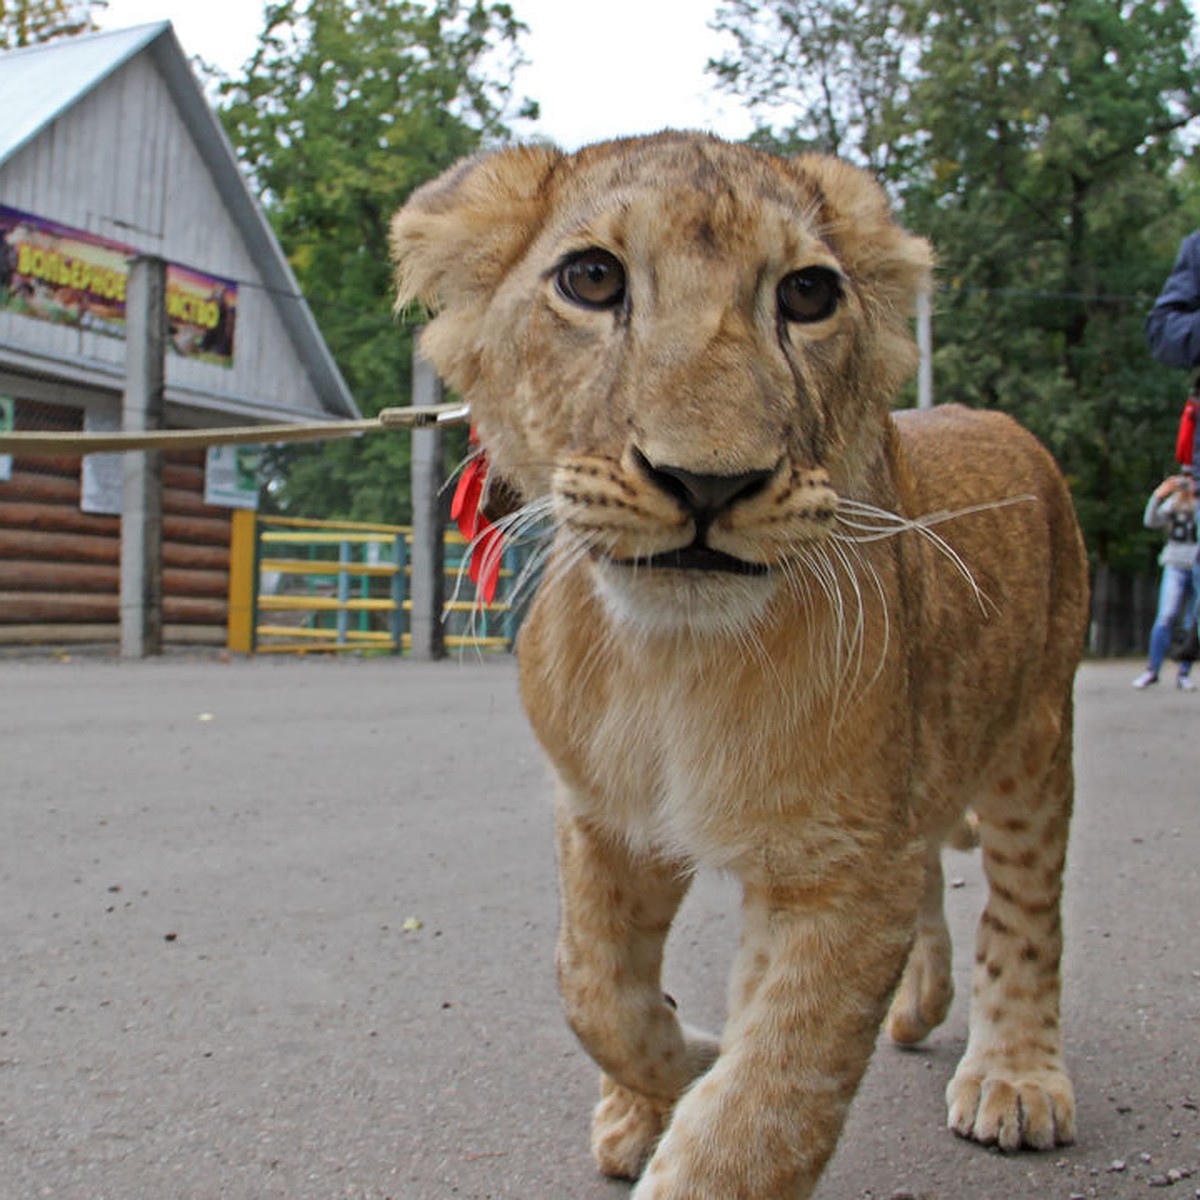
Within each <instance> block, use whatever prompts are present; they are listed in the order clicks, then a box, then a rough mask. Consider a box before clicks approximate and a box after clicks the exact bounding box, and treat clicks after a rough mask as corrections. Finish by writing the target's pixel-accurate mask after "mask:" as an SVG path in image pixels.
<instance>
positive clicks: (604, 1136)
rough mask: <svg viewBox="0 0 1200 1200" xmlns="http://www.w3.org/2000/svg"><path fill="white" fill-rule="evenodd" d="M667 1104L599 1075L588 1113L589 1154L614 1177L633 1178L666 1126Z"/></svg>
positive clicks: (605, 1171) (668, 1114)
mask: <svg viewBox="0 0 1200 1200" xmlns="http://www.w3.org/2000/svg"><path fill="white" fill-rule="evenodd" d="M671 1108H672V1106H671V1105H670V1104H668V1103H666V1102H665V1101H662V1100H651V1099H650V1098H649V1097H647V1096H642V1095H639V1094H638V1093H637V1092H631V1091H629V1089H628V1088H623V1087H621V1085H620V1084H619V1083H614V1082H613V1080H611V1079H610V1078H609V1077H608V1076H607V1075H604V1076H602V1077H601V1080H600V1103H599V1104H597V1105H596V1111H595V1112H594V1113H593V1114H592V1157H593V1158H595V1160H596V1165H597V1166H598V1167H599V1168H600V1170H601V1171H602V1172H603V1173H604V1174H605V1175H609V1176H611V1177H613V1178H614V1179H636V1178H637V1177H638V1176H639V1175H640V1174H641V1173H642V1171H643V1169H644V1168H645V1166H646V1163H647V1162H648V1161H649V1159H650V1155H651V1154H653V1153H654V1147H655V1146H656V1145H657V1144H658V1139H659V1138H660V1137H662V1132H663V1130H664V1129H665V1128H666V1127H667V1121H668V1119H669V1118H670V1116H671Z"/></svg>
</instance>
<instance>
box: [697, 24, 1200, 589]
mask: <svg viewBox="0 0 1200 1200" xmlns="http://www.w3.org/2000/svg"><path fill="white" fill-rule="evenodd" d="M822 7H823V6H822V5H820V4H819V3H817V2H816V0H765V2H764V3H762V4H754V5H751V4H749V3H747V2H744V0H735V2H731V3H727V4H725V5H723V6H722V8H721V9H720V10H719V12H718V20H719V21H721V20H722V19H723V20H724V22H725V25H726V27H727V28H728V27H729V26H730V25H732V26H734V27H735V31H736V32H737V33H738V35H739V36H738V42H739V47H740V50H741V52H742V54H743V62H742V68H743V69H742V70H741V73H739V72H738V71H737V70H734V69H733V68H734V67H737V66H738V64H737V63H734V64H730V63H725V64H716V65H715V70H716V73H717V75H718V78H719V79H721V80H722V82H723V83H724V85H725V86H727V87H730V88H732V89H733V90H735V91H739V92H740V93H741V94H743V95H746V96H747V98H748V99H749V100H750V101H751V103H753V104H760V103H762V97H761V95H760V94H758V93H756V92H755V90H754V88H755V87H761V86H762V85H763V84H764V83H765V82H766V81H767V79H768V76H767V75H765V74H764V73H763V64H764V63H766V64H768V65H770V64H774V69H776V70H782V69H784V67H785V65H786V56H783V57H781V56H780V54H781V51H782V50H783V48H784V47H785V46H786V45H787V43H786V41H785V40H781V39H780V37H779V36H778V31H779V30H793V31H794V30H798V29H802V28H804V23H805V22H811V21H812V20H813V19H814V14H815V13H816V11H817V10H818V9H820V8H822ZM898 10H902V11H898ZM834 11H836V12H837V13H838V14H839V16H838V22H839V23H838V25H837V28H836V29H834V30H830V31H828V32H829V35H830V36H834V37H836V38H837V39H838V51H837V53H836V54H828V55H827V56H826V60H825V61H826V67H825V72H826V74H828V73H830V72H832V74H833V79H832V81H827V80H826V79H825V78H823V77H822V78H821V80H820V86H819V87H818V88H817V89H815V92H814V91H810V90H809V89H808V81H807V80H806V79H805V78H804V77H803V76H802V75H799V74H797V75H796V76H795V77H794V80H793V85H792V86H793V89H794V90H795V91H796V96H797V99H796V104H797V106H798V111H799V113H800V116H799V118H798V119H797V120H796V121H795V123H794V124H793V126H792V128H791V130H790V131H789V134H790V135H791V136H794V134H795V131H796V130H808V131H810V132H811V131H819V130H820V129H821V128H822V127H829V126H830V118H829V117H828V113H829V111H830V103H829V97H830V96H831V95H832V96H843V97H844V99H843V100H842V101H841V102H839V104H838V105H836V106H835V108H834V111H835V114H837V115H838V119H839V121H840V126H839V129H840V133H841V142H840V145H839V147H838V148H839V149H841V151H842V152H843V153H844V154H847V156H848V157H851V158H856V159H857V160H858V161H860V162H864V163H866V164H868V165H870V166H873V167H874V168H875V169H876V171H877V172H878V173H879V174H880V176H881V178H882V179H883V181H884V182H885V184H886V185H887V186H888V187H889V189H890V190H891V192H892V194H893V196H894V197H895V199H896V202H897V204H898V206H899V207H900V209H901V211H902V216H903V219H904V221H905V223H906V224H907V225H908V226H909V227H910V228H912V229H913V230H915V231H916V232H920V233H923V234H925V235H926V236H928V237H929V238H930V239H931V240H932V241H933V243H934V245H935V247H936V249H937V252H938V258H939V266H940V269H939V277H938V284H939V290H938V293H937V296H936V297H935V315H934V340H935V352H934V386H935V391H936V393H937V399H939V400H952V399H953V400H961V401H963V402H964V403H967V404H973V405H986V406H988V407H993V408H999V409H1002V410H1005V411H1008V412H1011V413H1013V414H1014V415H1015V416H1016V417H1018V418H1019V419H1020V420H1021V421H1022V422H1024V423H1025V424H1026V425H1028V426H1029V427H1030V428H1032V429H1033V430H1034V431H1035V432H1036V433H1037V434H1038V435H1039V436H1040V437H1041V438H1042V439H1043V440H1044V441H1045V442H1046V444H1047V445H1048V446H1049V447H1050V448H1051V450H1052V451H1053V452H1054V454H1055V455H1056V457H1057V458H1058V460H1059V462H1060V463H1061V465H1062V466H1063V468H1064V469H1065V471H1066V472H1067V474H1068V477H1069V478H1070V480H1071V483H1072V487H1073V490H1074V493H1075V497H1076V502H1077V506H1078V509H1079V513H1080V518H1081V520H1082V523H1083V525H1084V530H1085V534H1086V536H1087V539H1088V544H1089V548H1090V550H1091V553H1092V555H1093V558H1094V560H1095V561H1096V562H1098V563H1105V564H1108V565H1109V566H1111V567H1114V568H1115V569H1117V570H1121V571H1130V572H1135V573H1137V572H1141V571H1145V570H1152V569H1153V553H1154V551H1155V549H1156V547H1157V539H1156V538H1155V537H1154V536H1153V535H1146V534H1145V533H1144V532H1143V531H1142V530H1141V521H1140V515H1141V510H1142V507H1143V505H1144V503H1145V498H1146V495H1147V494H1148V493H1149V492H1150V490H1151V489H1152V488H1153V487H1154V485H1155V484H1156V483H1157V482H1158V480H1159V478H1160V477H1161V476H1162V474H1163V473H1164V472H1165V471H1167V470H1168V469H1170V468H1171V465H1172V458H1171V456H1172V452H1173V448H1174V429H1175V424H1176V421H1177V419H1178V414H1179V409H1180V407H1181V405H1182V401H1183V396H1184V392H1185V390H1186V386H1187V381H1186V379H1184V378H1182V377H1181V376H1180V374H1179V373H1178V372H1171V371H1168V370H1166V369H1163V368H1159V367H1157V366H1156V365H1154V363H1153V362H1152V360H1151V359H1150V356H1149V353H1148V352H1147V350H1146V347H1145V343H1144V341H1143V337H1142V322H1143V319H1144V316H1145V313H1146V311H1147V309H1148V308H1149V306H1150V304H1151V302H1152V301H1153V298H1154V296H1155V294H1156V293H1157V291H1158V288H1159V286H1160V284H1161V283H1162V280H1163V279H1164V278H1165V277H1166V274H1167V272H1168V270H1169V268H1170V265H1171V262H1172V260H1173V258H1174V254H1175V251H1176V248H1177V246H1178V241H1179V238H1180V236H1181V235H1182V234H1183V233H1185V232H1187V231H1188V230H1189V229H1191V228H1194V227H1195V226H1196V225H1200V204H1198V203H1197V199H1198V197H1197V181H1196V179H1195V177H1194V176H1187V175H1186V174H1184V175H1181V174H1180V173H1179V172H1178V171H1177V169H1176V167H1177V164H1178V161H1179V157H1180V147H1179V145H1178V144H1177V141H1176V138H1175V134H1176V133H1177V131H1178V130H1180V129H1181V128H1182V127H1183V126H1184V125H1186V124H1187V122H1188V121H1189V120H1190V119H1191V118H1192V117H1193V116H1195V115H1196V114H1198V113H1200V72H1198V69H1197V68H1198V66H1200V64H1198V63H1197V61H1196V59H1195V57H1194V56H1193V54H1192V52H1191V50H1190V48H1189V47H1190V36H1191V29H1192V16H1191V13H1190V12H1189V10H1188V9H1187V7H1186V5H1185V4H1184V3H1183V0H1054V2H1050V0H1045V2H1034V3H1031V2H1030V0H905V2H904V3H903V4H902V5H897V4H892V3H886V2H884V0H857V2H850V0H847V2H846V3H839V4H837V5H836V6H835V9H834ZM752 12H754V13H755V14H756V15H755V19H754V22H753V23H752V22H751V21H750V14H751V13H752ZM765 14H770V19H771V20H773V21H774V26H775V29H776V31H777V33H776V36H775V38H774V39H773V40H770V41H769V42H767V43H763V42H762V41H761V40H759V41H755V38H756V37H760V38H761V35H762V31H763V29H764V28H769V26H764V22H766V21H767V19H768V18H767V16H766V15H765ZM880 21H891V22H894V24H893V39H894V45H893V51H892V62H893V63H894V64H895V66H894V72H895V75H894V78H893V80H892V82H891V84H890V86H891V89H892V92H891V95H892V96H893V97H894V98H896V102H892V101H891V100H888V101H887V102H884V103H881V104H880V105H879V106H878V107H877V108H876V109H875V110H874V113H873V114H872V115H871V117H870V118H869V119H868V118H867V117H864V116H863V113H862V109H861V107H856V104H858V101H857V99H856V92H855V87H856V84H855V77H856V72H858V71H860V70H861V69H862V68H863V66H864V64H863V63H862V61H861V55H862V54H864V53H865V52H868V51H869V48H870V47H871V46H872V45H874V44H875V40H874V39H876V38H877V35H876V34H875V33H874V32H873V31H874V30H876V29H877V28H878V27H879V22H880ZM756 29H757V31H758V32H757V34H756V32H755V31H756ZM790 52H791V51H790V50H789V51H788V53H790ZM872 69H873V70H874V69H875V68H874V67H872ZM789 134H785V135H784V136H783V138H782V139H781V140H787V138H788V136H789ZM776 136H778V135H776ZM767 137H769V135H766V134H762V133H760V138H767ZM816 140H818V141H820V140H821V139H820V138H818V139H816ZM825 140H826V141H828V140H829V139H828V138H827V139H825Z"/></svg>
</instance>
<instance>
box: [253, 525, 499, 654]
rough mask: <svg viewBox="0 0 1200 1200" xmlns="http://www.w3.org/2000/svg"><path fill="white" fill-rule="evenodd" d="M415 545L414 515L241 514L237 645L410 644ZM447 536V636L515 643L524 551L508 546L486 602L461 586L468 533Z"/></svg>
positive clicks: (307, 650)
mask: <svg viewBox="0 0 1200 1200" xmlns="http://www.w3.org/2000/svg"><path fill="white" fill-rule="evenodd" d="M411 545H412V530H411V528H409V527H408V526H404V525H377V524H368V523H362V522H348V521H315V520H304V519H301V518H296V517H269V516H262V515H258V514H255V513H238V514H236V517H235V522H234V535H233V546H232V559H233V563H232V564H231V567H232V569H231V584H230V647H231V648H233V649H237V650H243V651H245V652H249V653H256V654H313V653H346V652H350V653H380V654H401V653H403V652H404V651H406V650H408V649H409V648H410V645H411V640H410V637H409V614H410V612H411V608H412V604H411V601H410V599H409V592H410V588H409V582H410V566H409V562H410V551H411ZM444 545H445V571H446V594H447V595H448V596H450V597H451V599H449V600H447V602H446V604H445V606H444V610H443V611H444V621H445V624H444V635H443V640H444V644H445V645H446V647H447V648H448V649H459V650H463V649H474V650H480V651H499V652H503V651H508V650H511V649H512V645H513V641H514V639H515V638H516V633H517V626H518V624H519V613H518V612H517V610H516V608H515V606H514V605H513V604H512V602H511V598H512V591H513V588H514V585H515V583H516V581H517V579H518V577H519V573H520V569H521V565H522V562H521V555H520V553H519V551H518V550H516V549H514V548H509V549H507V550H506V551H505V554H504V562H503V565H502V568H501V572H500V584H499V587H498V589H497V595H496V597H495V599H494V602H493V603H491V604H487V605H484V604H481V603H477V602H476V600H475V597H474V585H473V584H471V583H470V582H468V581H466V580H465V578H464V579H463V582H462V586H461V587H459V586H458V581H459V578H460V575H464V574H465V573H464V572H463V571H462V561H463V556H464V554H465V551H466V543H465V541H464V539H463V537H462V535H461V534H459V532H458V531H457V530H456V529H453V528H450V529H447V531H446V534H445V542H444ZM247 558H248V559H249V562H248V563H247V562H246V559H247ZM239 592H240V593H241V595H240V596H239V594H238V593H239ZM239 614H241V620H240V623H239V620H238V615H239Z"/></svg>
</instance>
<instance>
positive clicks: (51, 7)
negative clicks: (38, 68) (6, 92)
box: [0, 0, 108, 50]
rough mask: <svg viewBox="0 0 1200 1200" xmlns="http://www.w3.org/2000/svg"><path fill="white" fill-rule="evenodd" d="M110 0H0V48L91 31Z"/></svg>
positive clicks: (50, 40) (52, 39)
mask: <svg viewBox="0 0 1200 1200" xmlns="http://www.w3.org/2000/svg"><path fill="white" fill-rule="evenodd" d="M107 5H108V0H82V3H72V2H71V0H0V50H15V49H16V48H17V47H19V46H33V45H35V44H37V43H39V42H52V41H55V40H56V39H57V38H63V37H74V36H76V35H77V34H81V33H91V32H93V31H94V30H95V28H96V13H97V12H98V11H99V10H101V9H103V8H106V7H107Z"/></svg>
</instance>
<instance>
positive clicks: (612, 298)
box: [557, 248, 625, 308]
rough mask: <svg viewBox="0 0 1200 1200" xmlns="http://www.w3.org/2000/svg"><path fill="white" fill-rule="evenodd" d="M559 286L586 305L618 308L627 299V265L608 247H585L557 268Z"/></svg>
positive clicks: (563, 293)
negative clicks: (605, 248) (623, 264)
mask: <svg viewBox="0 0 1200 1200" xmlns="http://www.w3.org/2000/svg"><path fill="white" fill-rule="evenodd" d="M557 283H558V290H559V292H561V293H562V295H564V296H565V297H566V298H567V299H568V300H572V301H574V302H575V303H576V304H582V305H583V306H584V307H585V308H615V307H616V305H618V304H620V303H621V301H622V300H624V299H625V268H624V267H623V266H621V263H620V260H619V259H618V258H617V257H616V255H614V254H610V253H609V252H608V251H607V250H600V249H595V248H594V249H591V250H583V251H581V252H580V253H579V254H573V255H571V257H570V258H568V259H567V261H566V262H565V263H563V265H562V266H561V267H559V269H558V278H557Z"/></svg>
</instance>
